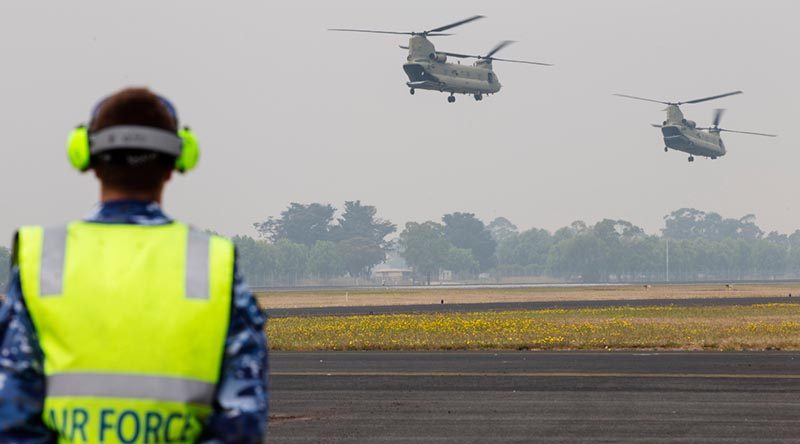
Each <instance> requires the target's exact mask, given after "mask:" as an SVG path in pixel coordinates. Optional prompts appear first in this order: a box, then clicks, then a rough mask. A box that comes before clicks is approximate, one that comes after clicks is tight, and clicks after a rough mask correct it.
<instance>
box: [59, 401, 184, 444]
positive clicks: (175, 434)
mask: <svg viewBox="0 0 800 444" xmlns="http://www.w3.org/2000/svg"><path fill="white" fill-rule="evenodd" d="M45 416H46V418H47V419H48V420H49V422H50V424H48V425H49V426H51V427H52V428H54V429H56V430H58V432H59V435H61V436H64V437H67V438H69V439H70V441H72V442H81V441H83V442H109V441H110V442H121V443H126V444H130V443H169V442H185V441H186V439H187V435H188V433H189V432H190V431H191V429H192V423H194V422H196V421H197V419H196V417H194V415H191V414H184V413H176V412H173V413H165V412H156V411H136V410H130V409H114V408H104V409H100V410H99V412H98V411H94V412H90V410H88V409H84V408H81V407H73V408H63V409H49V410H48V411H47V413H46V415H45ZM90 434H96V435H95V436H89V435H90Z"/></svg>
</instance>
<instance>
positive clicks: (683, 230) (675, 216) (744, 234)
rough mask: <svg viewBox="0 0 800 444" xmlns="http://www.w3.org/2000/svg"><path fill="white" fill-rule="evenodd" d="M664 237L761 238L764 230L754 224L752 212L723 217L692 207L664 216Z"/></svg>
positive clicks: (710, 238)
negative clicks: (741, 215)
mask: <svg viewBox="0 0 800 444" xmlns="http://www.w3.org/2000/svg"><path fill="white" fill-rule="evenodd" d="M664 221H665V228H664V229H663V230H662V231H663V234H664V236H665V237H667V238H669V239H675V240H686V239H706V240H723V239H749V240H756V239H761V237H762V236H763V235H764V232H763V231H762V230H761V228H759V227H758V225H756V217H755V216H754V215H752V214H748V215H745V216H743V217H741V218H739V219H725V218H723V217H722V216H720V215H719V214H717V213H706V212H705V211H700V210H697V209H694V208H681V209H678V210H675V211H673V212H672V213H670V214H669V215H667V216H665V217H664Z"/></svg>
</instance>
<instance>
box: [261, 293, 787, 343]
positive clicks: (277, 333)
mask: <svg viewBox="0 0 800 444" xmlns="http://www.w3.org/2000/svg"><path fill="white" fill-rule="evenodd" d="M267 334H268V337H269V340H270V346H271V347H272V349H274V350H450V349H458V350H470V349H506V350H508V349H544V350H562V349H563V350H573V349H715V350H765V349H789V350H800V305H797V304H758V305H751V306H732V307H673V306H669V307H620V308H600V309H572V310H562V309H555V310H535V311H510V312H484V313H440V314H412V315H409V314H396V315H369V316H320V317H289V318H276V319H271V320H270V321H269V323H268V326H267Z"/></svg>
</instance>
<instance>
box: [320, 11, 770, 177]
mask: <svg viewBox="0 0 800 444" xmlns="http://www.w3.org/2000/svg"><path fill="white" fill-rule="evenodd" d="M482 18H484V16H482V15H476V16H472V17H469V18H466V19H464V20H459V21H457V22H454V23H450V24H448V25H444V26H439V27H437V28H433V29H430V30H428V31H404V32H398V31H383V30H372V29H344V28H334V29H329V31H344V32H364V33H375V34H396V35H409V36H411V37H410V38H409V39H408V46H402V45H401V46H400V48H402V49H407V50H408V57H407V58H406V63H405V64H403V70H404V71H405V73H406V75H407V76H408V80H409V81H408V82H407V83H406V85H407V86H408V87H409V91H410V93H411V94H414V93H415V91H416V90H417V89H426V90H431V91H439V92H445V93H450V95H449V96H448V97H447V101H448V102H450V103H453V102H455V101H456V98H455V94H468V95H472V96H473V97H474V98H475V100H483V96H484V95H490V94H495V93H497V92H499V91H500V88H502V85H501V84H500V80H499V79H498V77H497V74H495V72H494V70H493V66H492V62H494V61H500V62H512V63H525V64H530V65H542V66H552V65H550V64H548V63H541V62H531V61H527V60H512V59H501V58H498V57H495V54H497V53H498V52H499V51H500V50H502V49H503V48H505V47H506V46H508V45H510V44H511V43H513V42H512V41H510V40H505V41H502V42H500V43H499V44H498V45H497V46H495V47H494V48H492V49H491V50H490V51H489V52H487V53H486V54H484V55H469V54H461V53H454V52H444V51H437V50H436V48H435V47H434V45H433V43H432V42H431V41H430V40H429V39H428V38H429V37H439V36H448V35H452V34H448V33H445V32H444V31H447V30H450V29H453V28H455V27H457V26H461V25H464V24H467V23H470V22H473V21H475V20H478V19H482ZM449 58H455V59H475V62H474V63H473V64H472V65H466V64H464V65H462V64H461V62H460V60H459V61H458V62H457V63H451V62H448V59H449ZM741 93H742V92H741V91H734V92H730V93H725V94H719V95H715V96H711V97H704V98H701V99H694V100H687V101H683V102H667V101H661V100H654V99H647V98H643V97H636V96H629V95H625V94H615V95H617V96H620V97H626V98H629V99H636V100H644V101H647V102H655V103H661V104H664V105H667V108H666V109H665V111H666V112H667V119H666V120H664V122H662V123H661V124H653V126H654V127H656V128H660V129H661V133H662V134H663V136H664V145H665V147H664V151H665V152H666V151H669V150H670V149H673V150H677V151H683V152H685V153H687V154H689V162H694V156H701V157H708V158H711V159H716V158H718V157H722V156H724V155H725V154H726V149H725V144H724V143H723V142H722V138H721V137H720V133H722V132H729V133H739V134H752V135H756V136H766V137H775V135H774V134H764V133H754V132H749V131H734V130H729V129H725V128H720V127H719V123H720V119H721V118H722V113H723V111H724V110H721V109H718V110H716V111H715V113H714V119H713V123H712V126H710V127H706V128H701V127H698V126H697V124H696V123H695V122H694V121H692V120H687V119H686V118H684V116H683V113H682V112H681V110H680V106H681V105H684V104H694V103H701V102H706V101H709V100H715V99H721V98H723V97H728V96H732V95H736V94H741Z"/></svg>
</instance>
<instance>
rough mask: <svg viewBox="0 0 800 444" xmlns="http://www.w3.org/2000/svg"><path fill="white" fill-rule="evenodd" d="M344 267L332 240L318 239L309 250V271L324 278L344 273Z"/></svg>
mask: <svg viewBox="0 0 800 444" xmlns="http://www.w3.org/2000/svg"><path fill="white" fill-rule="evenodd" d="M343 270H344V267H343V266H342V259H341V258H340V256H339V251H338V250H337V248H336V244H335V243H333V242H331V241H317V242H316V243H314V246H313V247H311V250H310V251H309V252H308V272H309V273H311V274H313V275H316V276H317V277H322V278H326V279H327V278H331V277H334V276H338V275H340V274H342V272H343Z"/></svg>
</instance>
